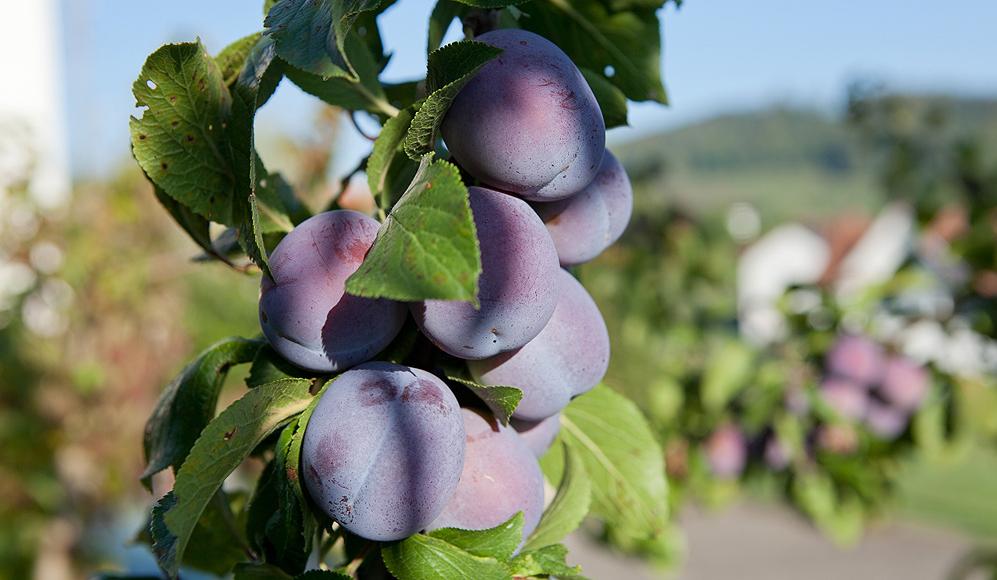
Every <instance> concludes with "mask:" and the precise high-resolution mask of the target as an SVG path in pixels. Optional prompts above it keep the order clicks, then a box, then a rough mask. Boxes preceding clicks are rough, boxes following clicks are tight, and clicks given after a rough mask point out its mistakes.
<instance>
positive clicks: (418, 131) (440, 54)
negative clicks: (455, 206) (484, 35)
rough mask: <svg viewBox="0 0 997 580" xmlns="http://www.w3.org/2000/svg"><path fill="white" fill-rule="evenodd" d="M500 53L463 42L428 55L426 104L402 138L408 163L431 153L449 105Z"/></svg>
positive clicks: (449, 45) (495, 49)
mask: <svg viewBox="0 0 997 580" xmlns="http://www.w3.org/2000/svg"><path fill="white" fill-rule="evenodd" d="M500 54H502V49H500V48H495V47H494V46H489V45H487V44H485V43H483V42H474V41H470V40H465V41H461V42H453V43H450V44H448V45H446V46H444V47H443V48H439V49H437V50H434V51H433V52H432V53H431V54H430V55H429V65H428V68H427V72H426V93H427V94H429V96H428V97H426V100H425V101H423V102H422V105H421V106H419V110H418V111H417V112H416V114H415V118H414V119H412V125H411V127H409V130H408V134H407V135H406V136H405V143H404V146H405V152H406V153H407V154H408V156H409V157H411V158H412V159H419V158H420V157H421V156H422V155H424V154H426V153H429V152H431V151H433V148H434V146H435V144H436V138H437V135H438V133H439V130H440V125H441V124H442V123H443V117H444V116H446V114H447V110H448V109H449V108H450V104H451V103H453V100H454V98H456V97H457V93H459V92H460V89H462V88H463V87H464V85H465V84H466V83H467V81H469V80H471V78H473V77H474V75H475V73H477V72H478V70H479V69H481V67H483V66H484V65H485V64H487V63H488V61H490V60H492V59H493V58H495V57H496V56H498V55H500Z"/></svg>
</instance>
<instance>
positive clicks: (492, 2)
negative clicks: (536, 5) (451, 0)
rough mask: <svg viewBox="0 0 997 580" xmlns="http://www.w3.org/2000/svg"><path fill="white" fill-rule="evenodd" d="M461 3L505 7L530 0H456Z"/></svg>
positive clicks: (479, 6)
mask: <svg viewBox="0 0 997 580" xmlns="http://www.w3.org/2000/svg"><path fill="white" fill-rule="evenodd" d="M456 1H457V2H460V3H461V4H467V5H468V6H474V7H475V8H504V7H506V6H515V5H516V4H522V3H524V2H528V1H529V0H456Z"/></svg>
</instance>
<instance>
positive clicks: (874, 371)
mask: <svg viewBox="0 0 997 580" xmlns="http://www.w3.org/2000/svg"><path fill="white" fill-rule="evenodd" d="M883 359H884V356H883V347H882V346H880V345H879V344H877V343H876V342H873V341H872V339H870V338H868V337H865V336H858V335H848V334H846V335H842V336H840V337H838V340H837V341H836V342H835V343H834V346H832V347H831V350H829V351H828V352H827V356H826V358H825V361H824V364H825V367H826V368H827V371H828V372H829V373H831V374H833V375H835V376H838V377H842V378H845V379H849V380H851V381H853V382H855V383H857V384H858V385H860V386H863V387H871V386H873V385H875V384H876V383H878V382H879V379H880V378H881V377H882V376H883V363H884V360H883Z"/></svg>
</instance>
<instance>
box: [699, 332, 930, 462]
mask: <svg viewBox="0 0 997 580" xmlns="http://www.w3.org/2000/svg"><path fill="white" fill-rule="evenodd" d="M824 371H825V373H826V374H825V376H824V378H823V380H822V381H821V384H820V387H819V396H820V399H821V400H822V401H823V402H824V404H826V405H827V406H828V407H829V408H830V409H831V410H832V411H833V412H834V413H835V415H837V417H838V418H839V419H841V421H838V422H827V423H824V424H821V425H818V426H817V427H816V429H814V430H813V432H812V434H811V438H810V439H811V441H810V443H812V444H813V445H814V446H815V447H816V448H818V449H820V450H822V451H827V452H830V453H836V454H849V453H853V452H855V450H856V449H857V447H858V443H859V429H860V428H864V429H865V430H866V431H867V432H868V433H870V434H871V435H872V436H873V437H875V438H876V439H878V440H881V441H894V440H896V439H897V438H899V437H900V436H901V435H902V434H903V433H904V431H905V430H906V429H907V427H908V425H909V424H910V419H911V417H912V415H913V414H914V413H915V412H916V411H917V410H918V409H919V408H920V407H921V406H922V405H923V404H924V402H925V400H926V398H927V396H928V394H929V392H930V390H931V376H930V373H929V372H928V370H927V369H926V368H925V367H924V366H922V365H920V364H918V363H917V362H915V361H913V360H911V359H910V358H907V357H905V356H903V355H899V354H892V355H891V354H887V353H886V352H885V350H884V348H883V346H882V345H880V344H879V343H877V342H875V341H873V340H872V339H870V338H868V337H866V336H861V335H842V336H839V337H838V338H837V340H836V341H835V343H834V345H833V346H832V347H831V349H830V350H828V352H827V354H826V356H825V358H824ZM787 395H788V396H787V401H786V402H787V407H788V410H789V411H790V412H792V413H794V414H796V415H804V414H806V413H807V412H808V411H809V410H810V409H809V400H808V399H807V398H806V397H805V396H804V395H803V393H801V392H799V391H790V392H789V393H788V394H787ZM755 447H757V449H755ZM704 450H705V456H706V460H707V464H708V466H709V468H710V471H711V472H712V473H713V474H714V475H715V476H717V477H720V478H729V477H737V476H739V475H740V474H741V473H742V471H743V470H744V468H745V466H746V464H747V462H748V458H749V456H751V455H752V453H753V452H754V451H757V453H758V454H759V455H760V456H761V458H762V459H763V460H764V461H765V463H766V464H767V465H768V466H769V467H770V468H771V469H775V470H780V469H783V468H785V467H786V466H787V465H788V464H789V462H790V460H791V451H790V450H789V449H788V448H787V446H786V445H785V444H784V443H783V442H782V441H780V440H779V438H778V437H777V436H776V435H775V434H774V433H767V434H766V436H764V437H762V438H761V439H759V440H758V441H753V440H751V439H750V438H749V437H747V436H746V435H745V434H744V432H743V431H742V430H741V429H740V428H739V427H738V426H737V425H735V424H733V423H725V424H723V425H721V426H720V427H719V428H717V429H716V430H714V431H713V433H711V434H710V436H709V437H708V438H707V439H706V441H705V443H704Z"/></svg>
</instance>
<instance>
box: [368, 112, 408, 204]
mask: <svg viewBox="0 0 997 580" xmlns="http://www.w3.org/2000/svg"><path fill="white" fill-rule="evenodd" d="M412 117H413V112H412V110H411V109H403V110H402V111H401V112H399V113H398V115H397V116H395V117H392V118H390V119H388V121H387V122H386V123H385V124H384V126H383V127H382V128H381V133H380V134H379V135H378V136H377V140H375V141H374V148H373V150H372V151H371V152H370V157H368V158H367V186H368V187H369V188H370V193H371V195H373V196H374V199H376V200H377V205H378V206H379V207H380V208H381V209H383V210H385V211H388V210H390V209H391V206H392V205H394V202H395V201H397V200H398V197H399V196H400V195H401V194H402V191H398V190H396V189H395V187H397V183H396V182H395V181H394V180H392V179H391V177H392V175H393V173H392V171H391V169H392V165H395V166H396V168H397V166H398V165H407V166H409V167H415V164H414V163H412V160H411V159H409V158H408V157H407V156H406V155H405V153H404V152H403V151H402V140H403V139H404V138H405V133H406V132H407V131H408V128H409V125H411V124H412ZM395 173H397V171H396V172H395ZM410 179H411V178H410Z"/></svg>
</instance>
